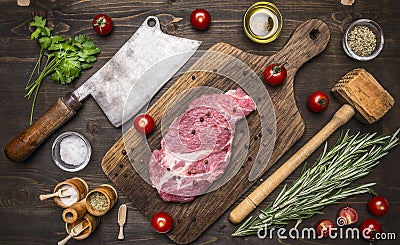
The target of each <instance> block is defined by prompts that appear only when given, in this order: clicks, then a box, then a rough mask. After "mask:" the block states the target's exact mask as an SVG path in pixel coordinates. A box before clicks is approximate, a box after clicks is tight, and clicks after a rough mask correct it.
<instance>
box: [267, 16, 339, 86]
mask: <svg viewBox="0 0 400 245" xmlns="http://www.w3.org/2000/svg"><path fill="white" fill-rule="evenodd" d="M330 38H331V36H330V30H329V27H328V25H327V24H326V23H325V22H324V21H322V20H319V19H310V20H307V21H305V22H303V23H302V24H300V25H299V26H298V27H297V28H296V29H295V30H294V32H293V34H292V35H291V37H290V39H289V40H288V42H287V43H286V44H285V46H284V47H283V48H282V49H281V50H280V51H279V52H278V53H276V54H274V55H273V56H271V58H272V59H274V60H275V61H276V62H278V63H283V62H284V61H288V64H287V65H286V68H287V70H288V79H287V80H288V81H289V80H290V81H293V80H294V75H295V74H296V72H297V70H298V69H299V68H300V67H301V66H302V65H303V64H304V63H306V62H307V61H309V60H311V59H312V58H313V57H315V56H317V55H318V54H320V53H321V52H322V51H323V50H324V49H325V48H326V46H327V45H328V42H329V40H330Z"/></svg>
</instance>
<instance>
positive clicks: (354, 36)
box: [342, 19, 384, 61]
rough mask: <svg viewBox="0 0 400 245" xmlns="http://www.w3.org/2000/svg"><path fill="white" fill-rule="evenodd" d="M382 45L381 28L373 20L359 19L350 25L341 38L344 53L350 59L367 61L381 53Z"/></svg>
mask: <svg viewBox="0 0 400 245" xmlns="http://www.w3.org/2000/svg"><path fill="white" fill-rule="evenodd" d="M383 44H384V39H383V32H382V29H381V27H380V26H379V25H378V23H376V22H375V21H373V20H369V19H359V20H356V21H354V22H353V23H351V24H350V26H349V27H348V28H347V30H346V32H345V33H344V36H343V41H342V45H343V49H344V52H345V53H346V54H347V55H348V56H349V57H351V58H353V59H356V60H360V61H367V60H371V59H373V58H375V57H376V56H378V54H379V53H380V52H381V51H382V49H383Z"/></svg>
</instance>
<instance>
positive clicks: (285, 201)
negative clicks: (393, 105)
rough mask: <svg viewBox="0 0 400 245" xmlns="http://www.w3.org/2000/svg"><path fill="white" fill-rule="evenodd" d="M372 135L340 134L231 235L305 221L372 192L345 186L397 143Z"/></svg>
mask: <svg viewBox="0 0 400 245" xmlns="http://www.w3.org/2000/svg"><path fill="white" fill-rule="evenodd" d="M399 131H400V129H398V130H397V131H396V132H395V133H394V134H393V135H392V136H390V135H381V136H378V137H375V134H360V133H358V134H356V135H351V136H350V135H349V132H348V131H347V132H346V133H342V134H341V136H340V137H339V139H338V140H337V142H336V144H335V145H334V146H333V148H332V149H331V150H329V151H328V150H327V148H328V146H327V144H325V147H324V150H323V152H322V153H321V155H320V156H319V157H318V158H317V160H316V161H315V162H314V164H313V165H312V166H311V167H310V168H308V169H307V168H306V164H305V165H304V167H303V170H302V173H301V174H300V177H298V178H297V179H296V180H294V181H293V182H292V184H291V185H290V186H289V187H288V186H286V185H285V186H284V187H283V189H282V191H281V192H280V193H279V195H278V197H277V198H276V199H275V201H274V202H272V203H270V204H269V205H268V206H267V207H266V208H265V209H264V210H261V213H260V214H259V215H258V217H256V218H255V219H252V217H250V218H249V219H247V220H246V221H245V222H244V223H243V224H242V225H241V226H240V227H239V228H238V229H237V230H236V231H235V232H234V233H233V234H232V236H248V235H252V234H257V232H258V231H259V230H260V229H265V227H267V228H278V227H282V226H285V225H287V224H289V222H290V221H297V224H299V223H300V222H301V221H302V220H304V219H307V218H309V217H311V216H313V215H314V214H320V213H322V211H321V210H322V209H323V208H324V207H325V206H327V205H330V204H334V203H337V202H338V201H339V200H341V199H344V198H346V197H349V196H352V195H356V194H362V193H367V192H372V190H371V189H370V187H371V186H373V185H375V183H367V184H363V185H361V186H358V187H348V186H349V185H350V184H351V183H352V182H353V181H354V180H356V179H359V178H361V177H363V176H365V175H367V174H369V173H370V172H371V170H372V168H373V167H375V166H376V165H377V164H378V163H379V159H380V158H382V157H383V156H385V155H386V154H387V153H388V151H389V150H390V149H391V148H393V147H394V146H396V145H397V144H398V143H399V139H398V138H397V137H396V136H397V134H398V133H399Z"/></svg>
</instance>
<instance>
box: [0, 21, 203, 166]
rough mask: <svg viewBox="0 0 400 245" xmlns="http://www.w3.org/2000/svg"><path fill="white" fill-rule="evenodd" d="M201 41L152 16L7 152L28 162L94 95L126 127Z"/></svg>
mask: <svg viewBox="0 0 400 245" xmlns="http://www.w3.org/2000/svg"><path fill="white" fill-rule="evenodd" d="M200 44H201V42H200V41H195V40H190V39H186V38H181V37H176V36H171V35H168V34H165V33H163V32H162V31H161V28H160V21H159V20H158V18H157V17H155V16H149V17H147V19H146V20H145V21H144V22H143V24H142V25H141V26H140V27H139V29H138V30H137V31H136V32H135V33H134V34H133V35H132V37H131V38H129V40H128V41H127V42H126V43H125V44H124V45H123V46H122V47H121V48H120V49H119V50H118V51H117V53H116V54H115V55H114V56H113V57H112V58H111V59H110V60H109V61H108V62H107V63H106V64H105V65H104V66H103V67H102V68H100V69H99V70H98V71H97V72H96V73H95V74H94V75H92V76H91V77H90V78H89V79H88V80H87V81H86V82H85V83H84V84H82V85H81V86H80V87H78V88H77V89H76V90H75V91H74V92H72V93H68V94H67V95H65V96H64V97H62V98H59V99H58V100H57V101H56V102H55V103H54V104H53V105H52V106H51V107H50V109H49V110H48V111H47V112H46V113H45V114H44V115H42V116H41V117H40V118H39V119H38V120H37V121H36V122H35V123H34V124H32V125H31V126H29V127H28V128H26V129H25V130H24V131H23V132H22V133H20V134H19V135H18V136H16V137H15V138H14V139H12V140H11V141H10V142H9V143H8V144H7V145H6V147H5V149H4V152H5V154H6V156H7V157H8V159H10V160H11V161H13V162H23V161H24V160H25V159H26V158H28V156H29V155H30V154H32V153H33V152H34V151H35V150H36V149H37V147H38V146H39V145H40V144H41V143H42V142H43V141H45V140H46V139H47V138H48V137H49V136H50V135H51V134H52V133H53V132H54V131H55V130H56V129H58V128H59V127H61V126H62V125H63V124H64V123H66V122H67V121H68V120H70V119H71V118H72V117H74V116H75V114H76V112H77V111H78V110H79V109H80V108H81V106H82V102H83V100H85V98H87V97H88V96H89V95H91V96H92V97H93V98H94V99H95V100H96V101H97V103H98V104H99V106H100V108H101V109H102V110H103V111H104V113H105V115H106V116H107V118H108V119H109V120H110V122H111V123H112V124H113V125H114V126H115V127H119V126H121V125H122V123H124V120H123V118H126V120H128V119H129V118H130V117H128V116H126V115H130V116H131V117H132V116H134V115H135V114H136V113H137V112H138V111H139V110H140V109H141V108H142V107H143V106H144V105H146V104H147V103H148V102H149V101H150V100H151V98H152V97H153V95H154V94H155V93H156V92H157V91H158V90H159V89H160V88H161V87H162V86H163V85H164V84H165V83H166V82H168V80H169V79H171V78H172V76H173V75H174V74H175V73H176V72H177V71H178V70H179V69H180V68H181V67H182V66H183V65H184V64H185V63H186V62H187V61H188V60H189V58H190V57H191V56H192V55H193V54H194V52H196V50H197V48H198V47H199V46H200ZM155 69H156V70H155ZM154 71H156V72H154ZM131 92H132V93H134V94H133V96H132V94H131ZM129 95H131V96H129ZM128 96H129V97H130V98H132V97H133V99H129V106H128V107H126V106H124V105H125V103H126V100H127V98H128ZM127 108H128V109H127Z"/></svg>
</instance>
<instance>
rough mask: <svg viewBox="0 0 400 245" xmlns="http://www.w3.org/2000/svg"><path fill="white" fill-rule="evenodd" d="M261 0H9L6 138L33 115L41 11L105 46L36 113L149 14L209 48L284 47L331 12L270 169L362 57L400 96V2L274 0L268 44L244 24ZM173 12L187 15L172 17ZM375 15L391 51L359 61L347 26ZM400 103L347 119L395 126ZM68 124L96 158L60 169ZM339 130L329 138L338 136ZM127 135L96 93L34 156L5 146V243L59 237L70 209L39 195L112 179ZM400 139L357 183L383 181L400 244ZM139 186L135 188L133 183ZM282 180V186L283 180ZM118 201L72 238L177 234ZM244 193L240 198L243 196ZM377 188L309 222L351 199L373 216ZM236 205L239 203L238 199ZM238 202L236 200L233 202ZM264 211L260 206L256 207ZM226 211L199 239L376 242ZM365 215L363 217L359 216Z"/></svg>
mask: <svg viewBox="0 0 400 245" xmlns="http://www.w3.org/2000/svg"><path fill="white" fill-rule="evenodd" d="M254 2H255V1H222V0H221V1H203V2H199V1H181V0H176V1H175V0H169V1H168V0H163V1H160V0H158V1H157V0H154V1H102V0H98V1H68V0H62V1H61V0H58V1H57V0H36V1H31V4H30V6H29V7H20V6H18V5H17V3H16V0H8V1H1V2H0V13H1V14H0V23H1V25H0V62H1V66H0V71H1V73H0V74H1V83H0V86H1V87H0V88H1V89H0V101H1V109H0V112H1V119H0V120H1V134H0V136H1V137H0V138H1V139H0V141H1V146H2V147H4V146H5V145H6V143H7V142H8V141H9V140H10V139H11V138H13V137H14V136H16V135H17V134H18V133H19V132H20V131H21V130H22V129H24V128H25V127H27V126H28V124H29V113H30V106H31V102H30V101H27V100H26V99H25V98H24V87H25V84H26V82H27V79H28V78H29V75H30V72H31V70H32V69H33V67H34V64H35V61H36V59H37V56H38V53H39V48H38V46H37V44H36V42H35V41H31V40H30V38H29V36H30V29H29V27H28V23H29V22H30V21H31V20H32V17H33V16H34V15H42V16H44V17H45V18H47V19H48V21H49V24H50V25H51V26H52V28H53V33H57V34H61V35H70V36H75V35H78V34H86V35H88V36H90V37H91V38H93V39H94V40H95V41H96V42H97V45H98V46H99V47H100V48H101V50H102V52H101V54H100V55H99V56H98V58H99V59H98V61H97V62H96V63H95V65H94V68H92V69H90V70H87V71H85V72H84V73H83V74H82V76H81V78H79V79H78V80H77V81H75V82H73V83H72V84H70V85H68V86H61V85H57V84H55V83H54V82H52V81H51V80H48V79H46V80H45V81H44V83H43V85H42V87H41V91H40V94H39V96H38V100H37V105H36V111H35V112H36V113H35V118H36V119H37V118H38V116H39V115H41V114H43V113H44V112H45V111H46V110H47V109H48V108H49V107H50V106H51V105H52V104H53V102H54V101H55V100H56V98H58V97H59V96H62V95H64V94H65V93H66V92H68V91H72V90H73V89H74V88H76V87H77V86H78V85H80V84H81V83H83V82H84V81H85V80H86V79H87V78H88V77H90V76H91V75H92V74H93V73H94V72H95V71H96V70H98V69H99V68H100V67H101V66H102V65H103V64H104V63H105V62H106V61H107V60H108V59H110V58H111V57H112V55H113V54H114V53H115V52H116V51H117V50H118V49H119V47H120V46H122V45H123V43H124V42H125V41H126V40H127V39H128V38H129V37H130V36H131V35H132V33H134V32H135V31H136V29H137V28H138V26H139V25H140V24H141V23H142V22H143V21H144V19H145V18H146V17H147V16H149V15H158V16H159V17H160V19H161V23H162V28H163V30H164V31H165V32H167V33H169V34H174V35H177V36H182V37H186V38H191V39H197V40H201V41H203V44H202V46H201V48H200V49H202V50H207V49H208V48H210V47H211V46H212V45H213V44H215V43H216V42H220V41H223V42H227V43H230V44H232V45H234V46H236V47H239V48H241V49H243V50H246V51H248V52H252V53H255V54H259V55H267V56H270V55H272V54H274V53H275V52H276V51H278V50H279V49H281V48H282V47H283V45H284V44H285V42H286V41H287V40H288V38H289V36H290V34H291V33H292V31H293V30H294V29H295V27H296V26H297V25H298V24H300V23H301V22H303V21H305V20H307V19H309V18H319V19H321V20H323V21H325V22H326V23H327V24H328V25H329V27H330V30H331V41H330V43H329V44H328V47H327V48H326V50H325V51H324V52H323V53H322V54H321V55H319V56H318V57H316V58H314V59H313V60H312V61H311V62H309V63H307V64H305V65H304V66H303V67H302V68H301V69H300V70H299V71H298V73H297V77H296V80H295V98H296V102H297V105H298V107H299V110H300V112H301V114H302V116H303V118H304V121H305V123H306V131H305V133H304V135H303V137H302V138H301V139H300V140H299V141H298V142H297V143H296V144H295V145H294V147H293V148H292V149H291V150H290V151H289V152H287V153H286V154H285V155H284V156H283V157H282V158H281V159H280V160H279V161H278V162H277V163H276V164H275V166H274V167H272V168H271V169H270V170H269V171H268V172H267V174H266V175H265V176H264V178H265V177H266V176H268V175H269V174H271V173H272V172H273V171H274V170H275V169H276V168H277V167H278V166H280V165H281V164H282V163H283V162H284V160H285V159H288V158H289V157H290V156H291V155H292V154H293V153H294V152H295V151H296V150H297V149H299V148H300V147H301V146H302V145H303V144H304V143H305V142H307V140H308V139H310V138H311V137H312V136H313V135H314V134H315V133H316V132H317V131H318V130H319V129H320V128H322V126H323V125H324V124H326V123H327V121H328V120H329V119H330V117H331V115H333V113H334V112H335V111H336V110H337V109H338V108H339V106H340V103H339V102H338V101H336V100H335V99H334V98H333V97H332V96H330V97H331V104H330V105H329V107H328V109H327V110H326V111H325V112H323V113H321V114H315V113H312V112H310V111H309V110H308V108H307V106H306V99H307V97H308V95H309V94H310V93H311V92H313V91H315V90H322V91H329V90H330V88H331V87H332V86H333V85H334V84H335V83H336V82H337V81H338V80H339V79H340V77H341V76H342V75H344V74H345V73H346V72H348V71H350V70H351V69H353V68H356V67H364V68H366V69H367V70H368V71H369V72H371V73H372V74H373V75H374V76H375V77H376V78H377V80H378V81H379V82H380V83H381V84H382V85H383V86H384V87H385V88H386V89H387V90H388V91H389V92H390V93H391V94H392V96H393V97H394V99H395V100H396V101H400V82H399V77H400V69H399V65H400V62H399V61H400V59H399V47H400V44H399V40H400V35H399V31H398V30H399V28H400V23H399V20H400V19H399V16H400V4H399V2H398V1H396V0H387V1H386V0H376V1H370V0H356V3H355V4H354V5H353V6H343V5H342V4H340V0H323V1H322V0H320V1H305V0H285V1H283V0H281V1H279V0H277V1H273V2H274V3H275V4H276V5H277V6H278V7H279V9H280V10H281V12H282V14H283V17H284V26H283V30H282V33H281V35H280V36H279V38H278V39H277V40H275V41H274V42H272V43H270V44H266V45H260V44H256V43H253V42H252V41H250V40H249V39H247V38H246V37H245V35H244V33H243V28H242V17H243V14H244V12H245V10H246V9H247V8H248V7H249V6H250V5H251V4H252V3H254ZM195 8H205V9H207V10H208V11H209V12H210V13H211V15H212V19H213V21H212V24H211V26H210V27H209V28H208V29H207V30H206V31H196V30H194V29H193V28H192V26H191V25H190V22H189V15H190V13H191V11H192V10H194V9H195ZM101 12H104V13H106V14H108V15H110V16H111V17H112V19H113V21H114V25H115V27H114V30H113V32H112V34H111V35H109V36H98V35H96V34H95V33H94V32H93V30H92V28H91V19H92V18H93V17H94V15H95V14H97V13H101ZM173 17H181V18H183V19H182V20H181V21H180V22H177V23H171V20H172V19H173ZM359 18H369V19H373V20H375V21H376V22H378V23H379V24H380V25H381V27H382V29H383V32H384V36H385V47H384V49H383V51H382V53H381V54H380V55H379V56H378V57H377V58H375V59H374V60H372V61H368V62H359V61H355V60H352V59H351V58H349V57H347V56H346V55H345V53H344V51H343V49H342V47H341V40H342V37H343V32H344V29H345V28H346V26H347V25H348V24H349V23H350V22H352V21H353V20H355V19H359ZM399 115H400V106H399V104H398V102H397V103H396V104H395V106H394V108H393V109H392V110H391V111H390V112H389V113H388V114H387V115H386V116H385V117H384V118H383V119H382V120H380V121H379V122H377V123H375V124H373V125H362V124H360V123H358V122H357V121H356V120H355V119H352V120H351V121H350V122H349V123H348V124H347V125H345V126H344V127H343V129H350V130H351V132H353V133H355V132H358V131H361V132H378V133H393V132H394V131H395V130H396V129H397V128H399V126H400V116H399ZM65 131H77V132H80V133H82V134H83V135H85V136H86V137H87V138H88V139H89V141H90V142H91V144H92V149H93V154H92V158H91V160H90V162H89V164H88V166H87V167H86V168H85V169H83V170H81V171H79V172H77V173H68V172H64V171H62V170H61V169H59V168H58V167H57V166H56V165H55V164H54V163H53V161H52V159H51V144H52V143H53V140H54V139H55V137H57V136H58V135H59V134H60V133H62V132H65ZM338 135H339V131H338V132H336V133H335V134H334V135H333V136H332V137H331V138H330V139H329V143H330V144H332V143H334V142H335V140H336V139H337V137H338ZM120 137H121V129H120V128H114V127H113V126H112V125H111V124H110V123H109V121H108V120H107V118H106V117H105V116H104V114H103V113H102V111H101V110H100V108H99V107H98V106H97V104H96V103H95V102H94V100H93V99H91V98H89V99H88V100H87V101H86V102H85V105H84V107H83V109H82V110H81V111H80V113H79V114H78V116H77V117H76V118H74V119H73V120H72V121H71V122H69V123H68V124H67V125H65V126H63V127H62V128H61V129H59V130H57V131H56V132H55V133H54V134H53V135H52V136H51V137H50V138H49V139H48V140H47V141H46V142H45V143H44V144H43V145H42V146H41V147H40V148H39V149H38V150H37V152H36V153H34V155H32V156H31V157H30V158H29V159H28V160H27V161H26V162H25V163H23V164H15V163H12V162H10V161H9V160H8V159H7V158H6V157H5V155H4V153H2V154H1V156H0V162H1V164H0V221H1V222H0V243H1V244H54V243H55V242H56V241H58V240H61V239H62V238H63V237H64V236H65V234H66V233H65V228H64V226H65V225H64V223H63V221H62V219H61V212H62V209H61V208H58V207H57V206H56V205H55V203H54V202H52V201H50V200H48V201H43V202H40V201H39V199H38V196H39V195H40V194H43V193H49V192H51V191H52V189H53V188H54V186H55V185H56V184H57V183H58V182H60V181H63V180H65V179H68V178H70V177H74V176H78V177H81V178H84V179H85V180H86V181H87V182H88V183H89V186H90V188H94V187H96V186H98V185H100V184H103V183H108V184H111V182H110V180H109V179H108V178H107V177H106V176H105V174H104V173H103V171H102V169H101V167H100V163H101V160H102V158H103V156H104V154H105V153H106V152H107V150H108V149H109V148H110V147H111V146H112V145H113V144H114V143H115V141H116V140H117V139H118V138H120ZM320 151H321V149H319V150H317V153H315V154H313V155H312V156H311V158H310V161H313V160H314V159H315V158H316V156H317V154H319V153H320ZM399 158H400V147H397V148H395V149H393V150H392V151H391V152H390V154H389V155H388V156H386V157H385V158H384V159H383V160H382V161H381V164H380V165H378V167H376V168H375V169H374V171H373V172H372V173H371V174H370V175H368V176H367V177H365V178H363V179H362V180H360V181H357V182H358V183H365V182H376V183H377V185H376V187H375V190H376V192H377V193H379V194H380V195H383V196H385V197H386V198H387V199H388V200H389V202H390V204H391V210H390V213H389V214H388V215H386V216H383V217H379V218H378V220H379V221H380V222H381V223H382V225H383V229H384V230H385V231H386V232H391V233H396V236H397V241H384V242H383V241H380V242H378V243H382V244H383V243H385V244H397V243H398V239H400V237H399V236H400V230H399V227H400V222H399V220H400V206H399V204H400V195H399V194H400V192H399V190H400V183H399V181H398V179H399V178H398V172H399V171H400V165H399V164H398V160H399ZM298 175H299V170H297V171H296V172H295V173H293V174H292V175H291V176H290V177H289V178H288V179H287V180H286V181H285V182H284V184H287V183H290V181H291V180H293V178H295V177H296V176H298ZM132 188H135V187H134V186H133V187H132ZM279 189H281V187H280V188H279ZM278 191H279V190H276V191H275V192H273V193H272V195H271V196H270V197H268V199H267V200H265V201H264V203H263V204H262V205H261V206H262V207H264V206H265V205H266V204H267V203H269V202H270V201H272V200H273V199H274V198H275V197H276V195H277V194H278ZM119 194H120V198H119V200H118V203H117V206H116V207H115V208H114V209H113V210H111V211H110V212H109V213H108V214H107V215H106V216H104V217H103V218H102V221H101V225H100V226H99V227H98V229H97V230H96V231H95V232H94V233H93V234H92V235H91V236H90V237H89V238H88V239H86V240H84V241H81V242H78V241H70V244H169V243H171V241H170V240H169V239H168V238H167V237H166V236H164V235H162V234H157V233H155V232H154V231H153V230H152V228H151V226H150V223H149V220H148V219H147V218H146V217H145V216H144V215H142V214H141V213H140V212H139V211H138V210H137V209H136V208H135V207H134V206H132V204H130V201H129V200H128V199H127V198H126V196H125V195H124V193H122V192H120V191H119ZM242 198H243V197H241V198H239V200H238V201H237V203H239V201H240V200H242ZM369 198H370V195H359V196H354V197H351V198H348V199H345V200H343V202H340V203H339V204H336V205H332V206H329V207H326V208H325V209H324V210H323V211H324V212H325V214H323V215H316V216H314V217H312V218H310V219H308V220H305V221H304V222H303V224H302V226H303V227H312V226H314V224H315V223H316V222H317V221H318V220H320V219H322V218H328V219H332V220H335V217H336V214H337V212H338V210H340V208H342V207H344V206H352V207H354V208H356V209H357V210H358V211H359V215H360V219H361V220H363V219H365V218H368V217H372V216H371V215H370V214H369V213H368V211H367V207H366V203H367V201H368V199H369ZM122 203H127V204H128V221H127V224H126V226H125V232H126V233H125V234H126V238H125V240H124V241H118V240H117V234H118V225H117V223H116V218H117V209H118V208H117V207H118V206H119V205H120V204H122ZM232 208H233V207H231V209H232ZM231 209H230V210H231ZM254 214H256V213H254ZM227 217H228V212H226V213H225V214H224V215H223V216H222V217H220V218H219V219H218V221H217V222H216V223H215V224H213V225H212V226H211V227H210V228H209V229H208V230H207V231H206V232H205V233H204V234H203V235H202V236H200V238H199V239H197V240H196V243H199V244H208V243H213V244H228V243H229V244H231V243H232V244H242V243H247V244H266V243H273V244H277V243H291V244H305V243H312V244H316V243H320V242H323V243H335V244H350V243H352V244H353V243H356V244H367V242H366V241H364V240H362V239H360V240H358V241H354V240H353V241H351V240H339V239H337V240H324V241H315V240H302V239H298V240H291V239H288V240H282V239H277V238H276V237H275V238H274V239H272V240H269V239H265V240H261V239H259V238H257V237H256V236H252V237H246V238H231V237H230V235H231V234H232V232H233V231H234V229H235V226H234V225H232V224H231V223H230V222H229V221H228V218H227ZM359 224H360V221H359V222H358V223H357V225H359Z"/></svg>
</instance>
